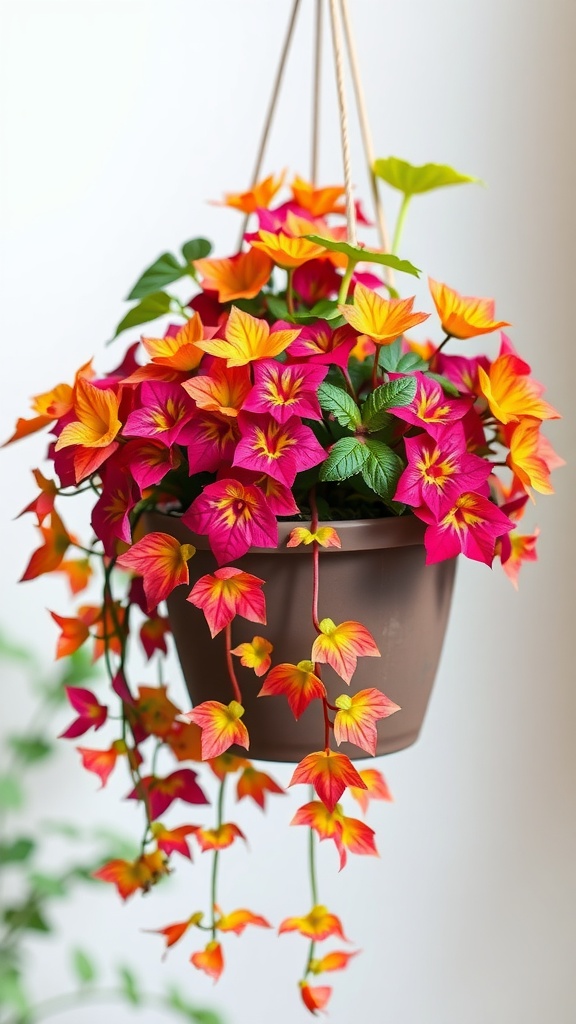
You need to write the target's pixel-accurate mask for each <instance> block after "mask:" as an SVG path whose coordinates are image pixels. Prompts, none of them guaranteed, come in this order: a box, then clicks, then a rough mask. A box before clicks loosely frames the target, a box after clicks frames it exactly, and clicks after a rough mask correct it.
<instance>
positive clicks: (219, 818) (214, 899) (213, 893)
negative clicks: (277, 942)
mask: <svg viewBox="0 0 576 1024" xmlns="http://www.w3.org/2000/svg"><path fill="white" fill-rule="evenodd" d="M225 785H226V775H223V776H222V779H221V782H220V789H219V791H218V803H217V805H216V829H217V830H218V829H219V828H221V826H222V822H223V820H224V787H225ZM219 862H220V850H214V855H213V858H212V877H211V880H210V903H211V910H210V912H211V915H212V918H211V920H212V927H211V931H212V938H213V939H214V940H215V939H216V910H215V907H216V906H217V904H218V895H217V889H218V865H219Z"/></svg>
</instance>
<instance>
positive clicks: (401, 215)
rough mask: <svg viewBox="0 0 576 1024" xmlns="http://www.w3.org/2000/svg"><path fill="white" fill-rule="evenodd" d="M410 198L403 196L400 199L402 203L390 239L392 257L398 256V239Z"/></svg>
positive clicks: (400, 236) (400, 235) (402, 228)
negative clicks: (392, 236) (392, 235)
mask: <svg viewBox="0 0 576 1024" xmlns="http://www.w3.org/2000/svg"><path fill="white" fill-rule="evenodd" d="M410 199H411V196H408V195H404V196H403V197H402V203H401V205H400V210H399V212H398V219H397V221H396V227H395V228H394V238H393V239H392V255H393V256H397V255H398V249H399V248H400V239H401V238H402V232H403V230H404V221H405V220H406V214H407V212H408V206H409V204H410Z"/></svg>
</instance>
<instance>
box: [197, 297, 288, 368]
mask: <svg viewBox="0 0 576 1024" xmlns="http://www.w3.org/2000/svg"><path fill="white" fill-rule="evenodd" d="M299 334H300V330H299V329H297V330H294V331H293V330H287V331H285V330H281V331H271V330H270V327H269V326H268V324H267V323H266V321H265V320H258V319H257V318H256V317H254V316H250V314H249V313H244V312H243V311H242V310H241V309H238V308H237V307H236V306H232V309H231V310H230V316H229V317H228V321H227V323H226V330H225V338H214V339H213V340H212V341H203V342H200V343H199V346H198V347H199V348H201V349H202V351H203V352H208V353H209V354H210V355H211V356H219V357H220V358H221V359H226V360H227V363H226V365H227V366H228V367H232V366H245V365H246V364H247V363H250V362H253V360H255V359H273V358H274V356H278V355H280V353H281V352H283V351H284V349H286V348H288V345H290V344H291V342H293V341H294V340H295V339H296V338H297V337H298V335H299Z"/></svg>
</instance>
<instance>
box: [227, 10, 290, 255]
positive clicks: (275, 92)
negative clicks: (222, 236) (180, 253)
mask: <svg viewBox="0 0 576 1024" xmlns="http://www.w3.org/2000/svg"><path fill="white" fill-rule="evenodd" d="M299 7H300V0H294V4H293V6H292V13H291V15H290V21H289V22H288V30H287V32H286V38H285V39H284V46H283V47H282V53H281V54H280V63H279V64H278V70H277V72H276V78H275V79H274V85H273V87H272V93H271V96H270V103H269V104H268V111H267V113H266V120H265V121H264V128H263V130H262V137H261V139H260V145H259V147H258V152H257V154H256V162H255V164H254V170H253V172H252V179H251V182H250V186H249V187H250V188H251V189H252V188H254V186H255V185H256V183H257V181H258V178H259V177H260V171H261V170H262V161H263V160H264V153H265V150H266V144H267V142H268V136H269V135H270V128H271V127H272V120H273V118H274V112H275V110H276V104H277V102H278V96H279V93H280V86H281V84H282V76H283V74H284V68H285V67H286V60H287V57H288V51H289V49H290V43H291V42H292V36H293V35H294V26H295V24H296V16H297V14H298V8H299ZM249 217H250V214H246V216H245V218H244V221H243V224H242V233H241V235H240V245H239V248H242V239H243V238H244V235H245V233H246V228H247V226H248V220H249Z"/></svg>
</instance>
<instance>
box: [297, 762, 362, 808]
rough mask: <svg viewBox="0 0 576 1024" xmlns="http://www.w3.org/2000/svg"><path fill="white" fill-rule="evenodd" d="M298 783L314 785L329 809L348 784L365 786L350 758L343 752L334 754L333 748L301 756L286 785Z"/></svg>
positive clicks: (358, 787)
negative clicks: (301, 758)
mask: <svg viewBox="0 0 576 1024" xmlns="http://www.w3.org/2000/svg"><path fill="white" fill-rule="evenodd" d="M298 783H307V784H309V785H311V786H314V789H315V790H316V793H317V794H318V796H319V797H320V799H321V801H322V803H323V804H324V805H325V807H327V808H328V810H329V811H333V810H334V808H335V807H336V804H337V803H338V801H339V799H340V797H341V796H342V793H343V792H344V790H345V789H347V788H348V786H355V787H356V788H357V789H364V788H365V783H364V782H363V781H362V779H361V778H360V776H359V774H358V772H357V771H356V769H355V767H354V765H353V764H352V761H351V760H350V758H349V757H346V755H345V754H335V753H334V751H333V750H318V751H315V752H314V753H313V754H308V755H307V756H306V757H305V758H303V760H302V761H300V764H297V765H296V768H295V770H294V774H293V775H292V778H291V779H290V782H289V783H288V785H289V786H295V785H297V784H298Z"/></svg>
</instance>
